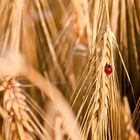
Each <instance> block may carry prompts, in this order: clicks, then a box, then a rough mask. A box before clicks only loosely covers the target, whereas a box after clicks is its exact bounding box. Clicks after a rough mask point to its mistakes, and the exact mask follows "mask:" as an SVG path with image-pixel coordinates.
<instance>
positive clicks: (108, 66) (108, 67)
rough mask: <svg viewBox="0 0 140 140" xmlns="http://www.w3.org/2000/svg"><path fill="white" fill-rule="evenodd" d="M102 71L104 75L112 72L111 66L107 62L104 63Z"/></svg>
mask: <svg viewBox="0 0 140 140" xmlns="http://www.w3.org/2000/svg"><path fill="white" fill-rule="evenodd" d="M104 71H105V73H106V75H110V74H111V73H112V67H111V66H110V65H109V64H106V65H105V69H104Z"/></svg>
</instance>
